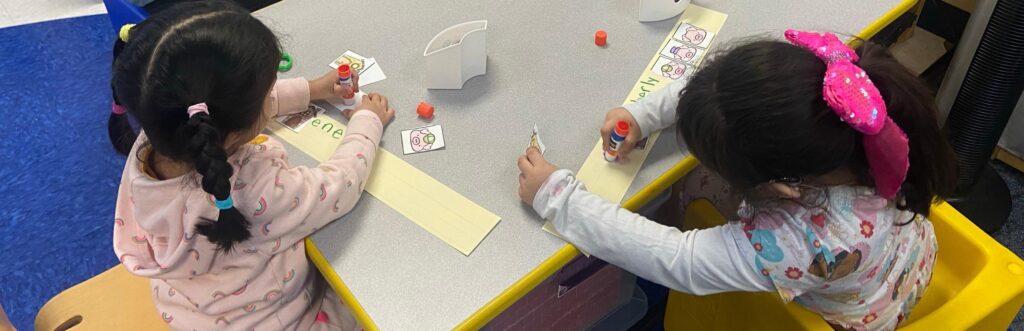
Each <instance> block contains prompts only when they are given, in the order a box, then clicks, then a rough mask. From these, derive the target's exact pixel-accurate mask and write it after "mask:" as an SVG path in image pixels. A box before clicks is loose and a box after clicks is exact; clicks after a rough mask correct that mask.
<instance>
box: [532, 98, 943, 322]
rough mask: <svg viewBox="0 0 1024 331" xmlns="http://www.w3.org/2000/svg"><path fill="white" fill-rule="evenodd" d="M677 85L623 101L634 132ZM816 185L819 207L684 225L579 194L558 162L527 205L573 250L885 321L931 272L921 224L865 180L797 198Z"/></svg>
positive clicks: (681, 281)
mask: <svg viewBox="0 0 1024 331" xmlns="http://www.w3.org/2000/svg"><path fill="white" fill-rule="evenodd" d="M684 84H685V83H684V82H681V81H677V82H674V83H672V84H671V85H669V86H667V87H665V88H663V89H661V90H659V91H655V92H653V93H651V94H649V95H648V96H647V97H646V98H644V99H641V100H640V101H638V102H637V103H634V104H630V105H627V106H626V107H625V108H626V109H627V110H629V112H630V113H631V114H633V116H634V117H635V119H636V121H637V124H638V125H639V126H640V129H641V133H642V134H643V135H644V136H647V135H649V134H650V133H651V132H654V131H656V130H660V129H662V128H664V127H667V126H669V125H671V124H672V123H673V122H674V121H675V109H676V106H677V104H678V103H679V91H681V90H682V88H683V87H684ZM820 194H824V196H825V197H827V198H826V200H827V201H826V202H825V206H824V208H807V207H805V206H808V205H821V204H820V203H807V202H806V201H805V202H803V203H801V202H797V201H791V200H777V201H771V202H765V203H760V204H759V205H758V206H749V205H746V204H745V205H744V206H742V207H741V209H740V210H739V212H738V214H739V215H740V217H741V220H740V221H738V222H729V223H727V224H725V225H721V226H717V227H713V228H709V229H701V230H691V231H686V232H683V231H680V230H679V229H677V228H674V227H669V226H664V225H661V224H658V223H656V222H653V221H650V220H648V219H646V218H644V217H642V216H640V215H637V214H634V213H632V212H630V211H627V210H625V209H622V208H619V207H618V206H617V205H616V204H614V203H611V202H609V201H606V200H604V199H602V198H600V197H598V196H596V195H594V194H592V193H590V192H587V191H586V188H585V186H584V184H583V183H582V182H580V181H578V180H576V178H575V177H574V176H573V174H572V172H571V171H569V170H565V169H563V170H558V171H556V172H555V173H553V174H552V175H551V176H550V177H549V178H548V179H547V181H546V182H545V183H544V184H543V185H542V187H541V188H540V190H539V191H538V192H537V195H536V196H535V198H534V201H533V206H534V209H535V210H536V211H537V213H538V214H540V215H541V216H542V217H544V218H547V219H549V220H551V222H552V223H553V224H554V226H555V229H556V230H557V231H558V232H559V233H560V234H561V235H562V237H563V238H565V239H566V240H568V241H570V242H572V243H573V244H574V245H576V246H577V247H579V248H580V249H581V250H583V251H586V252H590V253H591V254H593V255H594V256H597V257H599V258H601V259H603V260H605V261H607V262H609V263H612V264H615V265H618V266H619V267H622V268H623V269H626V270H628V271H630V272H632V273H634V274H636V275H638V276H640V277H643V278H646V279H649V280H651V281H654V282H656V283H659V284H662V285H665V286H667V287H669V288H672V289H674V290H677V291H681V292H685V293H692V294H699V295H704V294H713V293H720V292H730V291H747V292H772V291H774V292H778V293H779V295H780V296H781V298H782V299H783V301H787V302H788V301H790V300H795V301H796V302H797V303H799V304H801V305H803V306H805V307H807V308H808V309H810V310H812V311H815V312H817V313H818V314H819V315H822V317H824V318H825V319H826V320H827V321H829V322H830V323H832V324H835V325H841V326H844V327H847V328H853V329H857V330H862V329H863V330H877V329H894V328H895V327H896V326H897V324H898V323H899V322H900V321H902V320H903V319H904V318H905V317H906V316H907V314H909V313H910V309H911V308H913V306H914V304H916V302H917V300H918V299H919V298H920V296H921V294H922V293H923V291H924V288H925V287H926V286H927V283H928V281H929V280H930V279H931V270H932V265H933V263H934V259H935V251H936V249H937V246H936V243H935V237H934V233H933V231H932V227H931V223H930V222H928V220H927V219H926V218H924V217H920V216H919V215H916V214H913V213H910V212H906V211H901V210H898V209H897V208H896V207H895V205H894V204H893V203H892V202H890V201H888V200H886V199H883V198H881V197H878V196H877V195H875V193H874V189H872V188H866V187H850V186H835V187H828V188H823V189H822V190H821V192H819V193H818V194H806V195H805V197H804V198H805V199H815V198H820V197H821V195H820ZM819 202H820V201H819ZM908 220H913V222H910V223H908ZM899 224H906V225H903V226H901V225H899Z"/></svg>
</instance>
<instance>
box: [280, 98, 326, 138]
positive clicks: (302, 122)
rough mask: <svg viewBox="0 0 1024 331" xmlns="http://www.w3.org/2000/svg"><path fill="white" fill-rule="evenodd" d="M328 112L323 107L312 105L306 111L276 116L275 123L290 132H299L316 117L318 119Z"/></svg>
mask: <svg viewBox="0 0 1024 331" xmlns="http://www.w3.org/2000/svg"><path fill="white" fill-rule="evenodd" d="M326 111H327V110H325V109H324V108H323V107H320V106H318V105H316V104H312V103H311V104H309V106H307V107H306V110H303V111H300V112H298V113H293V114H288V115H281V116H276V117H274V121H277V122H278V123H281V125H282V126H284V127H286V128H288V129H289V130H292V131H295V132H299V131H301V130H302V128H303V127H305V126H306V124H307V123H309V121H311V120H313V118H314V117H317V116H319V115H320V114H323V113H324V112H326Z"/></svg>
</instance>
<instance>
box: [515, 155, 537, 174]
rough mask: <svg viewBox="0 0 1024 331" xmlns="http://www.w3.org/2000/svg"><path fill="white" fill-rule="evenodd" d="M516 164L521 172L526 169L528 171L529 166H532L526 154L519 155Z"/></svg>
mask: <svg viewBox="0 0 1024 331" xmlns="http://www.w3.org/2000/svg"><path fill="white" fill-rule="evenodd" d="M516 165H518V166H519V172H522V173H524V174H525V173H526V172H527V171H529V170H530V168H533V164H532V163H530V159H528V158H527V157H526V155H520V156H519V160H518V161H517V162H516Z"/></svg>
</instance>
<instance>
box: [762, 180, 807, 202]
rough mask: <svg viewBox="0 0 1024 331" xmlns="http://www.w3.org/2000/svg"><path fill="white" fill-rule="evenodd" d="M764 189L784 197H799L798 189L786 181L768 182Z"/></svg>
mask: <svg viewBox="0 0 1024 331" xmlns="http://www.w3.org/2000/svg"><path fill="white" fill-rule="evenodd" d="M765 190H767V191H768V192H770V193H772V194H774V195H776V196H778V197H780V198H784V199H799V198H800V191H798V190H797V189H796V187H795V186H791V185H789V184H786V183H768V184H767V185H765Z"/></svg>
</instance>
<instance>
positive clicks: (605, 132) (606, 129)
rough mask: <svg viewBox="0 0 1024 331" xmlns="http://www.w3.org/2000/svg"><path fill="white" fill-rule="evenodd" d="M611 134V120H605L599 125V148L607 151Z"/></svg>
mask: <svg viewBox="0 0 1024 331" xmlns="http://www.w3.org/2000/svg"><path fill="white" fill-rule="evenodd" d="M611 135H612V122H611V121H605V122H604V126H603V127H601V148H602V149H604V150H605V151H608V148H609V147H608V144H609V143H610V142H611Z"/></svg>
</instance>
